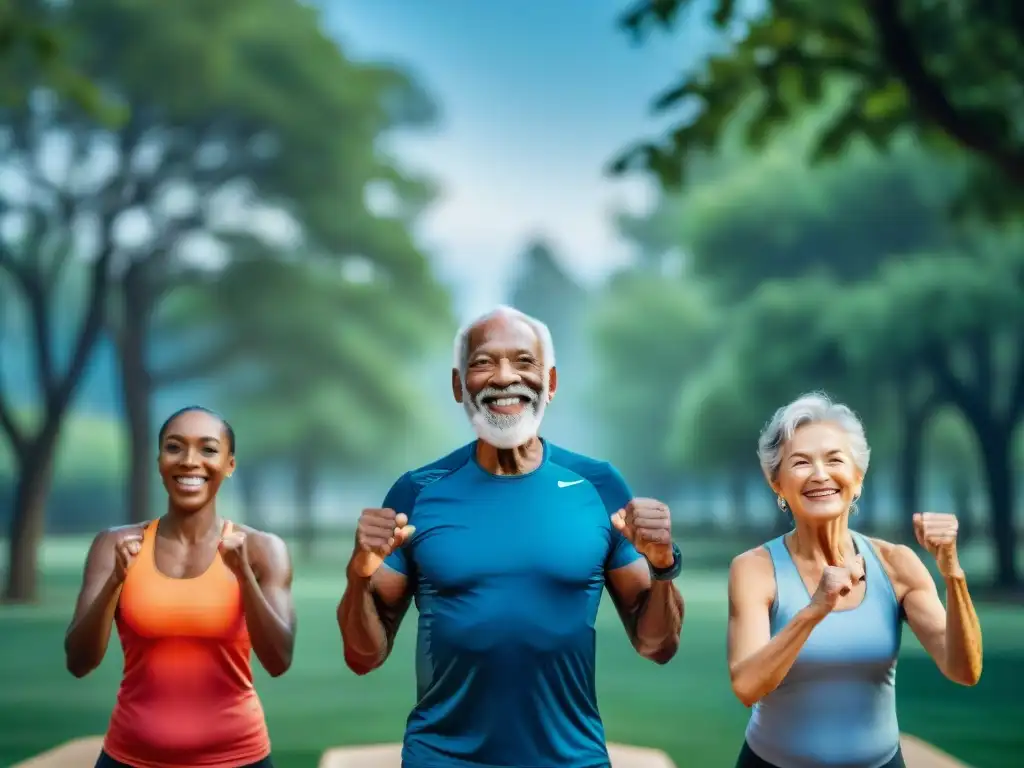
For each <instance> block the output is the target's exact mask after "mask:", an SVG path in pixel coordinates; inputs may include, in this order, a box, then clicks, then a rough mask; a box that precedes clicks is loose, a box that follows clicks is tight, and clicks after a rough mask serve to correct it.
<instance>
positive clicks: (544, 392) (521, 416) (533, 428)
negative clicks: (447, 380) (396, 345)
mask: <svg viewBox="0 0 1024 768" xmlns="http://www.w3.org/2000/svg"><path fill="white" fill-rule="evenodd" d="M466 343H467V349H468V356H467V358H466V368H465V374H464V375H465V388H464V389H463V386H462V378H463V377H462V374H460V372H459V371H458V370H455V371H452V388H453V391H454V393H455V399H456V400H457V401H458V402H460V403H462V405H463V407H464V408H465V410H466V415H467V416H468V417H469V421H470V424H472V426H473V429H474V430H475V431H476V433H477V436H478V437H480V439H481V440H483V441H484V442H486V443H489V444H490V445H493V446H494V447H496V448H516V447H518V446H520V445H523V444H524V443H526V442H528V441H529V440H530V439H531V438H533V437H536V435H537V433H538V431H539V430H540V424H541V421H542V419H543V418H544V409H545V407H546V406H547V403H548V401H549V400H550V399H551V397H552V396H553V394H554V391H555V387H556V385H557V379H556V374H555V370H554V368H551V369H548V368H546V366H545V362H544V360H543V348H542V347H543V345H542V344H541V340H540V338H539V337H538V335H537V333H536V331H535V330H534V328H533V327H532V326H531V325H530V324H529V323H528V322H526V321H525V320H523V319H521V318H518V317H514V316H509V315H505V314H498V315H495V316H493V317H490V318H488V319H487V320H485V321H483V322H481V323H480V324H478V325H477V326H475V327H474V328H472V329H471V330H470V332H469V334H468V337H467V340H466Z"/></svg>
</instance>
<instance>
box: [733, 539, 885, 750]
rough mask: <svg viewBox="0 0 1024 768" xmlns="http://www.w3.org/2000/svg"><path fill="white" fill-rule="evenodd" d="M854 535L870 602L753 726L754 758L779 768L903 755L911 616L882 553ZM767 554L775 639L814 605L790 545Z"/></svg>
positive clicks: (822, 641)
mask: <svg viewBox="0 0 1024 768" xmlns="http://www.w3.org/2000/svg"><path fill="white" fill-rule="evenodd" d="M851 534H852V535H853V541H854V544H855V545H856V547H857V551H858V552H859V553H860V554H862V555H863V556H864V567H865V574H866V582H865V585H866V591H865V594H864V599H863V601H862V602H861V604H860V605H859V606H857V607H856V608H853V609H851V610H845V611H834V612H833V613H831V614H829V615H828V616H826V617H825V619H824V621H822V622H821V623H820V624H818V626H816V627H815V628H814V631H812V632H811V635H810V637H809V638H808V639H807V642H806V643H804V647H803V649H802V650H801V651H800V655H799V656H797V659H796V662H795V663H794V664H793V666H792V668H791V669H790V670H789V673H788V674H787V675H786V677H785V679H784V680H783V681H782V683H781V684H780V685H779V687H778V688H776V689H775V690H774V691H772V692H771V693H769V694H768V695H767V696H765V697H764V698H763V699H761V701H759V702H758V703H757V704H755V705H754V707H753V712H752V713H751V716H750V722H749V724H748V725H747V734H746V738H747V744H748V745H750V749H751V750H753V752H754V753H755V754H756V755H757V756H758V757H760V758H761V759H762V760H766V761H768V762H769V763H772V764H773V765H776V766H779V768H878V766H881V765H884V764H885V763H887V762H888V761H889V760H891V759H892V757H893V756H894V755H895V754H896V750H897V749H899V743H900V730H899V725H898V724H897V722H896V658H897V656H899V651H900V641H901V639H902V634H903V621H902V612H901V610H900V606H899V603H898V601H897V600H896V593H895V591H894V590H893V588H892V584H891V583H890V581H889V576H888V574H887V573H886V572H885V569H884V568H883V567H882V564H881V563H880V562H879V560H878V556H877V555H876V554H875V550H874V548H873V547H872V546H871V544H870V542H868V540H867V539H865V538H864V537H863V536H861V535H860V534H858V533H853V532H852V531H851ZM764 546H765V549H767V550H768V552H769V554H771V556H772V563H773V565H774V567H775V585H776V589H775V592H776V596H775V600H774V602H773V603H772V607H771V630H772V637H774V636H775V635H776V634H778V633H779V632H780V631H781V630H782V628H783V627H784V626H786V624H788V623H789V622H790V621H791V620H792V619H793V617H794V616H795V615H796V613H797V612H798V611H800V610H801V609H802V608H805V607H806V606H807V605H808V604H809V603H810V600H811V596H810V594H809V592H808V590H807V587H806V586H805V585H804V582H803V579H801V578H800V573H799V572H798V571H797V568H796V564H795V563H794V562H793V558H792V557H790V554H789V550H788V549H787V548H786V543H785V541H784V540H783V537H781V536H780V537H779V538H777V539H773V540H772V541H769V542H768V543H767V544H765V545H764Z"/></svg>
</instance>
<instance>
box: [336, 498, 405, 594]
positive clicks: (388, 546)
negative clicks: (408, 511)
mask: <svg viewBox="0 0 1024 768" xmlns="http://www.w3.org/2000/svg"><path fill="white" fill-rule="evenodd" d="M415 531H416V528H415V527H413V526H411V525H409V517H408V515H404V514H397V513H396V512H395V510H393V509H364V510H363V513H362V514H361V515H360V516H359V525H358V526H357V527H356V551H355V553H354V554H353V555H352V562H351V564H350V565H349V567H350V568H351V569H352V571H353V573H355V575H356V576H361V577H362V578H364V579H368V578H370V577H371V576H373V574H374V573H376V571H377V569H378V568H380V566H381V564H383V562H384V558H386V557H387V556H388V555H390V554H391V553H392V552H394V551H395V550H396V549H397V548H398V547H400V546H402V545H403V544H405V543H406V542H407V541H408V540H409V539H410V538H411V537H412V535H413V533H414V532H415Z"/></svg>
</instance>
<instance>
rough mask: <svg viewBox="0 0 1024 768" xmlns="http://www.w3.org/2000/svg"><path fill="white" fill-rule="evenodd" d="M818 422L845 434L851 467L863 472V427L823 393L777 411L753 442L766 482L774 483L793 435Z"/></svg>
mask: <svg viewBox="0 0 1024 768" xmlns="http://www.w3.org/2000/svg"><path fill="white" fill-rule="evenodd" d="M821 422H829V423H832V424H835V425H837V426H838V427H840V428H841V429H842V430H843V431H844V432H846V436H847V437H848V438H849V440H850V452H851V453H852V455H853V463H854V465H855V466H856V467H857V469H859V470H860V471H861V473H862V474H863V473H865V472H867V471H868V463H869V462H870V460H871V449H870V448H869V447H868V440H867V437H866V436H865V435H864V425H863V424H862V423H861V420H860V419H859V418H858V417H857V414H855V413H854V412H853V411H852V410H851V409H850V408H849V407H848V406H846V405H843V404H842V403H836V402H833V401H832V398H830V397H829V396H828V395H826V394H825V393H824V392H811V393H809V394H806V395H801V396H800V397H798V398H797V399H796V400H794V401H793V402H791V403H790V404H789V405H784V406H783V407H781V408H779V410H777V411H776V412H775V415H774V416H772V420H771V421H769V422H768V425H767V426H766V427H765V428H764V431H763V432H761V437H760V438H759V439H758V441H757V457H758V459H759V460H760V462H761V470H762V471H763V472H764V474H765V477H767V478H768V479H769V480H770V481H773V480H775V477H776V475H777V474H778V471H779V464H780V463H781V461H782V450H783V448H784V447H785V445H786V443H787V442H789V440H790V438H792V437H793V433H794V432H796V431H797V430H798V429H799V428H800V427H802V426H804V425H805V424H819V423H821Z"/></svg>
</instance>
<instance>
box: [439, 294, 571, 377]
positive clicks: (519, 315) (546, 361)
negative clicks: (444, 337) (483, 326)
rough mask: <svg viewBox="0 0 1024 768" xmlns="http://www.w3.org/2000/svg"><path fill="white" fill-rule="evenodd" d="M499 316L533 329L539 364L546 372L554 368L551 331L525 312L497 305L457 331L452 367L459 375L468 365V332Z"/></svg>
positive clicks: (553, 343)
mask: <svg viewBox="0 0 1024 768" xmlns="http://www.w3.org/2000/svg"><path fill="white" fill-rule="evenodd" d="M499 315H504V316H506V317H511V318H514V319H516V320H522V321H523V322H524V323H526V324H527V325H529V326H530V327H531V328H532V329H533V331H534V333H536V334H537V338H538V339H540V354H541V363H543V365H544V369H545V370H547V369H549V368H554V366H555V342H554V340H553V339H552V338H551V330H550V329H549V328H548V326H547V325H546V324H545V323H543V322H542V321H540V320H538V319H537V318H535V317H531V316H530V315H528V314H526V313H525V312H520V311H519V310H518V309H516V308H515V307H509V306H506V305H505V304H499V305H498V306H497V307H495V308H494V309H492V310H489V311H488V312H485V313H484V314H482V315H479V316H477V317H475V318H473V319H472V320H470V321H469V322H468V323H466V324H465V325H464V326H462V327H461V328H460V329H459V332H458V333H456V334H455V347H454V356H453V358H452V367H453V368H455V370H457V371H458V372H459V374H460V375H462V374H465V372H466V366H467V365H468V363H469V332H470V331H471V330H473V329H474V328H475V327H476V326H478V325H480V323H482V322H484V321H485V320H490V319H491V318H492V317H498V316H499Z"/></svg>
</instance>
